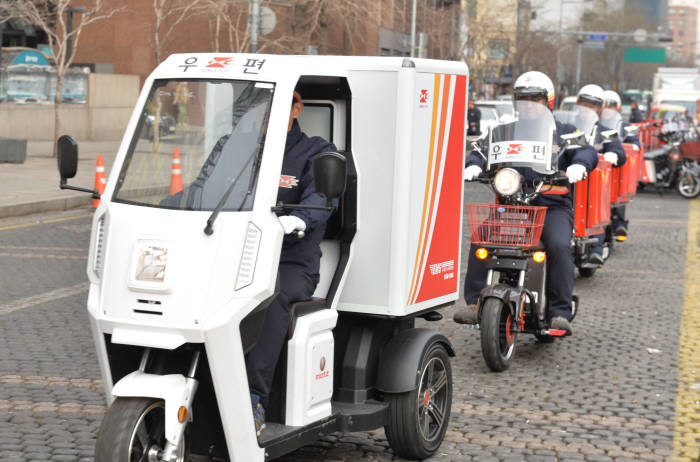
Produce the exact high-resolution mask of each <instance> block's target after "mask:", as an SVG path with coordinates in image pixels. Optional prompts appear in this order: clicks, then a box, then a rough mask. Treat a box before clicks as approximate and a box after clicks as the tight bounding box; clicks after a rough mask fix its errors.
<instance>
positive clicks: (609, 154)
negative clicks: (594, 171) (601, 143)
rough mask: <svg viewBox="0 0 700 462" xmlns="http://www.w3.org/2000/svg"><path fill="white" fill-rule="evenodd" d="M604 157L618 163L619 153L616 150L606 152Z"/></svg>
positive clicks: (612, 162) (614, 163) (615, 163)
mask: <svg viewBox="0 0 700 462" xmlns="http://www.w3.org/2000/svg"><path fill="white" fill-rule="evenodd" d="M603 159H605V160H607V161H608V162H610V163H611V164H613V165H617V161H618V157H617V154H616V153H614V152H606V153H605V154H603Z"/></svg>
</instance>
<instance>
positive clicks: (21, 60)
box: [11, 51, 49, 66]
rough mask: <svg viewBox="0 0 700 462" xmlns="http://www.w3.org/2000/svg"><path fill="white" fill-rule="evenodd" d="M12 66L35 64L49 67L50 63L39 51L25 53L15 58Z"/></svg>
mask: <svg viewBox="0 0 700 462" xmlns="http://www.w3.org/2000/svg"><path fill="white" fill-rule="evenodd" d="M11 64H25V65H30V64H33V65H35V66H48V65H49V61H48V60H47V59H46V58H45V57H44V55H42V54H41V53H39V52H38V51H23V52H22V53H20V54H18V55H17V56H15V59H13V60H12V63H11Z"/></svg>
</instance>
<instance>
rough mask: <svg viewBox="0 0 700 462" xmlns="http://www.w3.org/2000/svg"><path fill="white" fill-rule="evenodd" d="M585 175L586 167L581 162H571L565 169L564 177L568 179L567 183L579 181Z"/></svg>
mask: <svg viewBox="0 0 700 462" xmlns="http://www.w3.org/2000/svg"><path fill="white" fill-rule="evenodd" d="M585 176H586V167H584V166H583V165H581V164H571V165H569V168H567V169H566V177H567V178H568V179H569V183H576V182H577V181H581V180H583V178H584V177H585Z"/></svg>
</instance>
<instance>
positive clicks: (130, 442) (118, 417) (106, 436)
mask: <svg viewBox="0 0 700 462" xmlns="http://www.w3.org/2000/svg"><path fill="white" fill-rule="evenodd" d="M187 439H188V438H187V434H185V438H184V441H183V442H182V443H181V445H180V447H179V448H178V451H177V459H176V460H177V462H185V461H187V460H188V459H189V454H188V449H187V446H188V444H187ZM164 448H165V404H164V403H163V401H162V400H159V399H155V398H117V399H116V400H115V401H114V402H113V403H112V405H111V406H110V407H109V409H108V410H107V412H106V413H105V417H104V419H103V420H102V425H101V426H100V430H99V432H98V433H97V444H96V446H95V461H96V462H141V461H143V462H147V461H149V460H153V457H155V455H156V453H157V452H158V451H159V450H163V449H164Z"/></svg>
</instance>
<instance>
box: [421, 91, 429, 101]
mask: <svg viewBox="0 0 700 462" xmlns="http://www.w3.org/2000/svg"><path fill="white" fill-rule="evenodd" d="M420 102H421V103H422V104H425V103H427V102H428V90H421V91H420Z"/></svg>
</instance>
